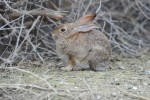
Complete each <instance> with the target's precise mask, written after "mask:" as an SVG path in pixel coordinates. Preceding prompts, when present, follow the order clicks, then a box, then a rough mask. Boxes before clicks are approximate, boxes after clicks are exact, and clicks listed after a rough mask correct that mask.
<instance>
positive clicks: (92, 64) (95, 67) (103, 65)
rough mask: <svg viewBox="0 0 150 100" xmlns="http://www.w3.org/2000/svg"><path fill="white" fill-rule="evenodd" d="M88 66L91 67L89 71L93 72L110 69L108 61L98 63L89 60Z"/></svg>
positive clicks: (97, 61) (98, 61)
mask: <svg viewBox="0 0 150 100" xmlns="http://www.w3.org/2000/svg"><path fill="white" fill-rule="evenodd" d="M89 65H90V67H91V69H93V70H94V71H105V70H108V69H110V68H111V67H110V62H109V61H107V60H106V61H105V60H103V61H100V60H91V61H89Z"/></svg>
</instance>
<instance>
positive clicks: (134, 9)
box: [0, 0, 150, 65]
mask: <svg viewBox="0 0 150 100" xmlns="http://www.w3.org/2000/svg"><path fill="white" fill-rule="evenodd" d="M88 12H97V18H96V20H95V23H96V24H97V25H98V26H99V27H100V28H99V30H100V31H102V32H103V33H105V34H106V35H107V37H108V38H109V40H110V42H111V44H112V48H113V53H114V54H117V55H123V56H139V55H140V54H142V53H145V52H147V51H148V49H149V48H150V35H149V34H150V33H149V32H150V28H149V27H150V1H149V0H2V1H0V63H1V64H4V65H6V64H18V63H21V62H24V61H27V60H28V61H29V60H30V61H32V60H36V61H39V62H40V63H41V62H43V63H45V62H46V61H52V60H58V57H57V55H56V52H55V42H54V41H53V39H52V37H51V32H52V30H53V29H54V27H56V26H58V25H59V24H61V23H64V22H72V21H75V20H76V19H77V18H79V17H80V16H83V15H84V14H86V13H88ZM63 17H64V18H63ZM62 18H63V19H62ZM60 19H62V20H60ZM58 20H59V21H58Z"/></svg>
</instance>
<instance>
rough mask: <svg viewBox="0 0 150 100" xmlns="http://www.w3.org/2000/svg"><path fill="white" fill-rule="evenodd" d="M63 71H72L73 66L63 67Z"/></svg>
mask: <svg viewBox="0 0 150 100" xmlns="http://www.w3.org/2000/svg"><path fill="white" fill-rule="evenodd" d="M61 70H64V71H72V66H69V65H68V66H67V67H62V68H61Z"/></svg>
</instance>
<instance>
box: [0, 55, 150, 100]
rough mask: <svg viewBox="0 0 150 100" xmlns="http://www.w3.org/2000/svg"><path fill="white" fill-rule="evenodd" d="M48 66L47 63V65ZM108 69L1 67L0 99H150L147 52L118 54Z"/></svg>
mask: <svg viewBox="0 0 150 100" xmlns="http://www.w3.org/2000/svg"><path fill="white" fill-rule="evenodd" d="M47 66H48V65H47ZM113 66H114V67H113V68H112V69H111V70H108V71H103V72H94V71H72V72H67V71H61V70H60V68H59V67H56V66H52V67H43V66H42V67H41V66H32V65H30V66H17V67H8V68H4V67H2V68H0V100H74V99H75V100H150V54H149V53H148V54H146V55H143V56H141V57H139V58H120V60H118V61H115V62H114V64H113Z"/></svg>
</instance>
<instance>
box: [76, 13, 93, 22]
mask: <svg viewBox="0 0 150 100" xmlns="http://www.w3.org/2000/svg"><path fill="white" fill-rule="evenodd" d="M95 17H96V13H90V14H87V15H85V16H83V17H81V18H79V19H78V20H77V21H76V22H75V23H76V24H77V25H83V24H88V23H90V22H92V21H93V19H94V18H95Z"/></svg>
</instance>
